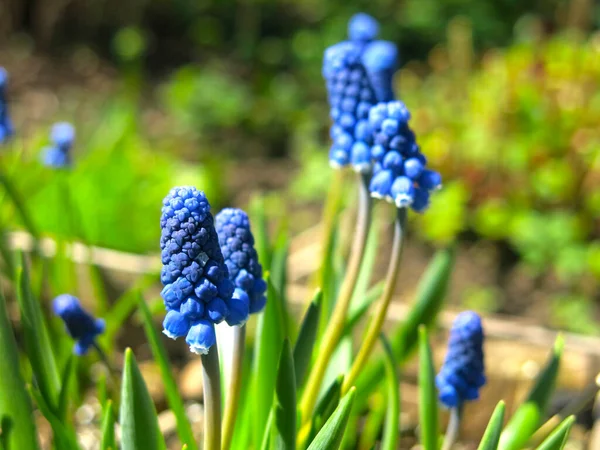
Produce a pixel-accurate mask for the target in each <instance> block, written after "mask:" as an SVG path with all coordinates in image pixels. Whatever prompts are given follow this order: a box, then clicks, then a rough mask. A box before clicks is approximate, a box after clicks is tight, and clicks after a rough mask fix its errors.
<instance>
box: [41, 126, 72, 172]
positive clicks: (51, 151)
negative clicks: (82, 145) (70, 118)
mask: <svg viewBox="0 0 600 450" xmlns="http://www.w3.org/2000/svg"><path fill="white" fill-rule="evenodd" d="M50 141H51V142H52V145H50V146H49V147H45V148H44V149H43V150H42V163H43V164H44V165H45V166H46V167H52V168H55V169H62V168H65V167H69V166H70V165H71V149H72V147H73V143H74V142H75V128H74V127H73V125H71V124H70V123H67V122H58V123H55V124H54V125H53V126H52V130H51V131H50Z"/></svg>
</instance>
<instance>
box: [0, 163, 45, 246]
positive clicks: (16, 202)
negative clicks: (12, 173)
mask: <svg viewBox="0 0 600 450" xmlns="http://www.w3.org/2000/svg"><path fill="white" fill-rule="evenodd" d="M0 184H1V185H2V186H3V187H4V191H5V192H6V194H7V195H8V198H10V200H11V201H12V204H13V206H14V207H15V209H16V210H17V214H18V215H19V218H20V219H21V223H22V224H23V226H24V227H25V229H26V230H27V232H28V233H29V234H30V235H31V236H32V237H33V238H34V239H35V240H36V241H37V240H38V239H39V237H40V234H39V233H38V231H37V227H36V226H35V224H34V223H33V220H32V219H31V216H30V215H29V212H28V211H27V207H26V206H25V202H24V201H23V198H22V197H21V195H20V194H19V192H18V191H17V189H15V187H14V186H13V184H12V181H11V180H10V179H9V178H8V177H7V176H6V175H5V174H4V173H3V172H2V171H1V170H0Z"/></svg>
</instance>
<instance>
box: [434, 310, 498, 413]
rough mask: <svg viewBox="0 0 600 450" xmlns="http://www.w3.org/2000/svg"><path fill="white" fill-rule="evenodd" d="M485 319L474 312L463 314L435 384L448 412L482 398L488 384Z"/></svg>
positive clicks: (453, 329)
mask: <svg viewBox="0 0 600 450" xmlns="http://www.w3.org/2000/svg"><path fill="white" fill-rule="evenodd" d="M483 339H484V335H483V328H482V325H481V318H480V317H479V315H478V314H477V313H475V312H473V311H464V312H462V313H460V314H459V315H458V316H457V317H456V320H455V321H454V324H453V325H452V329H451V330H450V339H449V342H448V353H447V354H446V359H445V361H444V365H443V366H442V369H441V370H440V373H439V374H438V375H437V376H436V379H435V382H436V385H437V388H438V390H439V398H440V401H441V402H442V403H443V404H444V405H445V406H446V407H448V408H452V407H457V406H459V405H460V404H461V403H462V402H464V401H467V400H476V399H477V398H479V389H480V388H481V387H482V386H483V385H484V384H485V382H486V378H485V374H484V361H483Z"/></svg>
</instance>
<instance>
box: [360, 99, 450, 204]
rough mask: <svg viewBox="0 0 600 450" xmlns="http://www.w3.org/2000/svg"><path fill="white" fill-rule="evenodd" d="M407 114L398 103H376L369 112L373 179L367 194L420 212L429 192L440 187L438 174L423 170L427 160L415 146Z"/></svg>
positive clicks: (400, 103) (402, 104) (408, 113)
mask: <svg viewBox="0 0 600 450" xmlns="http://www.w3.org/2000/svg"><path fill="white" fill-rule="evenodd" d="M409 120H410V112H409V111H408V109H407V108H406V105H405V104H404V103H402V102H401V101H397V100H395V101H391V102H387V103H378V104H377V105H375V106H373V107H372V108H371V110H370V111H369V126H370V128H371V132H372V134H373V135H372V142H373V144H372V146H371V151H370V153H371V154H370V158H371V161H372V162H373V163H374V164H373V178H372V179H371V184H370V187H369V189H370V191H371V195H372V196H373V197H375V198H382V199H386V200H388V201H390V202H394V203H395V204H396V206H397V207H398V208H406V207H409V206H410V207H411V208H412V209H413V210H414V211H417V212H423V211H425V210H426V209H427V207H428V206H429V196H430V191H432V190H434V189H437V188H439V187H440V186H441V182H442V179H441V176H440V174H439V173H437V172H434V171H432V170H429V169H427V168H426V165H427V158H425V155H423V154H422V153H421V151H420V148H419V146H418V145H417V142H416V138H415V134H414V133H413V131H412V130H411V129H410V127H409V125H408V121H409Z"/></svg>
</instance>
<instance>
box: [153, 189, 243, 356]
mask: <svg viewBox="0 0 600 450" xmlns="http://www.w3.org/2000/svg"><path fill="white" fill-rule="evenodd" d="M160 226H161V229H162V234H161V239H160V248H161V251H162V252H161V258H162V264H163V267H162V271H161V281H162V284H163V285H164V288H163V290H162V292H161V296H162V298H163V300H164V302H165V307H166V309H167V315H166V316H165V320H164V322H163V327H164V330H163V333H165V334H166V335H167V336H168V337H170V338H172V339H176V338H178V337H183V336H185V337H186V342H187V343H188V345H189V346H190V350H191V351H192V352H194V353H198V354H206V353H208V350H209V349H210V347H212V346H213V345H214V344H215V343H216V335H215V328H214V324H217V323H220V322H221V321H223V320H225V319H226V318H227V317H228V316H229V314H230V310H232V309H234V308H233V306H235V302H234V303H233V304H232V295H233V292H234V286H233V283H232V282H231V281H230V280H229V271H228V269H227V265H226V264H225V261H224V259H223V254H222V252H221V248H220V247H219V238H218V236H217V232H216V230H215V226H214V219H213V216H212V214H211V212H210V204H209V203H208V200H207V198H206V196H205V194H204V192H202V191H199V190H197V189H196V188H195V187H192V186H183V187H175V188H173V189H171V191H170V192H169V194H168V195H167V196H166V197H165V199H164V200H163V207H162V214H161V218H160Z"/></svg>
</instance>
